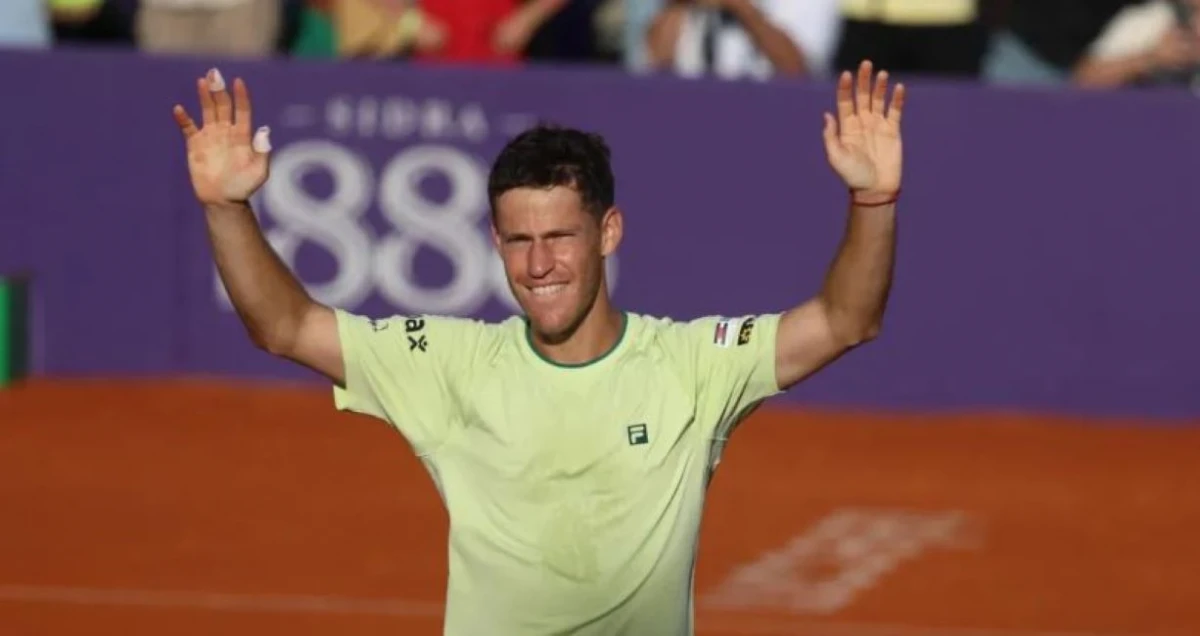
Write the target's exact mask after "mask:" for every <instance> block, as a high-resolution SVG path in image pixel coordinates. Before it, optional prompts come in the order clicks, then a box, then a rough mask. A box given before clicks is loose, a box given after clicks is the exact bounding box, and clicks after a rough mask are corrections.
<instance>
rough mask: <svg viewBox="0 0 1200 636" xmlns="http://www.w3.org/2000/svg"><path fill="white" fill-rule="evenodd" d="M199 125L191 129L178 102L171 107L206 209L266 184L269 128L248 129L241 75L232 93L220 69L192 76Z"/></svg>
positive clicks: (245, 197)
mask: <svg viewBox="0 0 1200 636" xmlns="http://www.w3.org/2000/svg"><path fill="white" fill-rule="evenodd" d="M196 90H197V93H198V94H199V98H200V112H201V122H202V126H201V127H200V128H197V127H196V122H195V121H193V120H192V118H191V116H189V115H188V113H187V111H186V110H184V108H183V106H180V105H178V104H176V105H175V108H174V115H175V122H176V123H177V124H179V129H180V131H182V132H183V137H184V139H185V140H186V141H187V157H188V172H189V173H190V174H191V179H192V189H193V190H194V191H195V194H196V198H197V199H198V200H199V201H200V203H201V204H203V205H204V206H206V207H224V206H233V205H241V204H245V203H246V202H248V201H249V199H250V196H251V195H252V194H254V192H255V191H256V190H258V189H259V188H260V187H262V184H263V183H265V182H266V180H267V175H268V172H269V170H268V163H269V162H268V153H269V152H270V149H271V145H270V141H269V138H268V134H269V129H268V128H267V127H265V126H264V127H262V128H259V129H258V130H257V131H255V132H254V133H251V130H252V128H251V123H250V116H251V109H250V94H249V92H248V91H247V90H246V83H245V82H243V81H242V80H241V79H240V78H238V79H235V80H234V81H233V96H232V98H231V97H230V95H229V92H228V91H227V90H226V86H225V80H224V79H223V78H222V77H221V73H220V71H218V70H216V69H213V70H211V71H209V72H208V76H207V77H203V78H200V79H198V80H196Z"/></svg>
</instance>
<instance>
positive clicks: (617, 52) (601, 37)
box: [593, 0, 649, 64]
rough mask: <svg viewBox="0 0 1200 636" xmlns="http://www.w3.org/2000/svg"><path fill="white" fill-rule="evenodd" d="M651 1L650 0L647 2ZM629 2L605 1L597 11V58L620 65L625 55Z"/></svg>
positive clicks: (595, 19) (623, 0)
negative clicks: (626, 13)
mask: <svg viewBox="0 0 1200 636" xmlns="http://www.w3.org/2000/svg"><path fill="white" fill-rule="evenodd" d="M647 1H649V0H647ZM626 2H628V0H603V1H602V2H601V3H600V8H599V9H597V10H596V14H595V17H594V19H593V24H594V26H595V30H596V58H597V59H598V60H599V61H601V62H604V63H605V64H620V63H621V61H622V58H623V57H624V55H625V4H626Z"/></svg>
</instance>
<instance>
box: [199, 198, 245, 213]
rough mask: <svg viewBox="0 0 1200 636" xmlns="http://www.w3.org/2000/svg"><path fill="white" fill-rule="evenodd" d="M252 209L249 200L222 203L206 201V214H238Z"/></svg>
mask: <svg viewBox="0 0 1200 636" xmlns="http://www.w3.org/2000/svg"><path fill="white" fill-rule="evenodd" d="M249 209H250V202H249V201H223V202H221V203H205V204H204V212H205V213H206V214H236V213H239V212H246V211H248V210H249Z"/></svg>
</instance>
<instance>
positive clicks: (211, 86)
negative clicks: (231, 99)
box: [208, 68, 225, 92]
mask: <svg viewBox="0 0 1200 636" xmlns="http://www.w3.org/2000/svg"><path fill="white" fill-rule="evenodd" d="M208 90H210V91H213V92H216V91H223V90H225V78H224V77H221V71H218V70H217V69H215V68H214V69H211V70H209V72H208Z"/></svg>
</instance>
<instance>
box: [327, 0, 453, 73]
mask: <svg viewBox="0 0 1200 636" xmlns="http://www.w3.org/2000/svg"><path fill="white" fill-rule="evenodd" d="M327 4H329V5H331V7H332V14H333V25H334V34H335V49H336V51H337V54H338V56H340V57H349V58H374V59H389V58H403V57H407V56H409V55H411V54H413V52H414V51H422V50H430V49H433V48H436V47H439V46H441V45H442V44H443V43H444V42H445V39H446V34H445V32H444V31H443V29H442V27H441V26H440V25H439V24H437V23H435V22H434V21H432V20H429V19H427V18H426V16H425V14H424V13H423V12H422V11H421V9H420V8H419V7H418V6H417V3H416V2H414V1H413V0H328V2H327Z"/></svg>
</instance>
